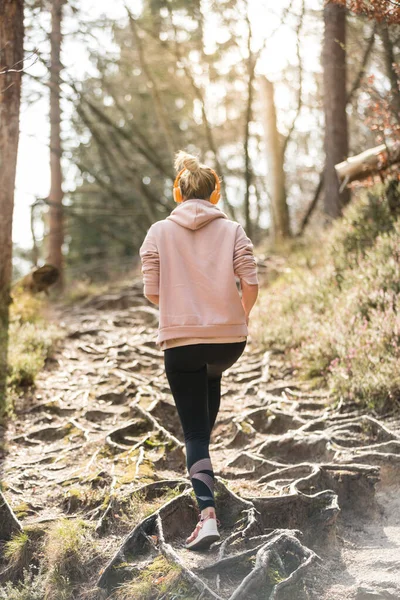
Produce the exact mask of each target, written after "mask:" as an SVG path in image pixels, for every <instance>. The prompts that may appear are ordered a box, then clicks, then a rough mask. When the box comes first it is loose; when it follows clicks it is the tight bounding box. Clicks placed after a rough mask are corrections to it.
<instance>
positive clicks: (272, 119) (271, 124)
mask: <svg viewBox="0 0 400 600" xmlns="http://www.w3.org/2000/svg"><path fill="white" fill-rule="evenodd" d="M260 85H261V94H262V99H263V105H264V107H263V125H264V132H265V149H266V154H267V163H268V177H269V181H270V196H271V221H272V227H271V228H272V240H273V243H277V242H280V241H282V240H283V239H285V238H288V237H290V235H291V233H290V223H289V210H288V206H287V202H286V181H285V171H284V168H283V152H282V143H281V140H280V135H279V132H278V128H277V122H276V109H275V101H274V87H273V85H272V83H271V82H270V81H269V80H268V79H267V78H266V77H261V78H260Z"/></svg>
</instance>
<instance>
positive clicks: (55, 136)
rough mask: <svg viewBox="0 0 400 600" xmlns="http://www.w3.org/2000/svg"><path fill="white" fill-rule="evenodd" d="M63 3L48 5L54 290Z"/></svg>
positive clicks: (58, 261) (59, 232)
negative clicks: (49, 17) (49, 24)
mask: <svg viewBox="0 0 400 600" xmlns="http://www.w3.org/2000/svg"><path fill="white" fill-rule="evenodd" d="M64 2H65V0H52V5H51V59H50V177H51V179H50V194H49V204H50V206H49V221H48V223H49V241H48V255H47V262H48V263H50V264H52V265H53V266H55V267H56V268H57V269H58V270H59V273H60V278H59V280H58V283H57V288H59V289H62V287H63V283H64V269H63V263H64V261H63V255H62V245H63V243H64V214H63V203H62V202H63V190H62V170H61V156H62V148H61V108H60V83H61V78H60V73H61V62H60V52H61V39H62V37H61V21H62V7H63V4H64Z"/></svg>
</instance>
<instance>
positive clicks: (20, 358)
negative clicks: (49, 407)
mask: <svg viewBox="0 0 400 600" xmlns="http://www.w3.org/2000/svg"><path fill="white" fill-rule="evenodd" d="M46 303H47V300H44V299H42V298H40V297H38V296H32V295H31V294H28V293H26V292H21V291H18V290H15V291H14V292H13V303H12V304H11V308H10V325H9V344H8V381H7V384H8V392H9V397H10V398H11V400H12V399H13V398H15V397H16V396H18V395H19V394H20V393H21V392H23V391H24V389H25V388H26V387H28V386H32V385H33V384H34V382H35V377H36V375H37V374H38V373H39V372H40V371H41V370H42V369H43V367H44V365H45V362H46V359H47V358H49V357H50V356H51V354H52V351H53V348H54V344H55V342H56V340H57V339H59V338H60V337H61V335H62V334H61V331H60V330H59V328H58V327H57V326H56V325H55V324H53V323H49V322H48V321H47V320H46V317H45V314H44V313H45V309H46V305H47V304H46ZM9 410H12V401H11V403H10V406H9Z"/></svg>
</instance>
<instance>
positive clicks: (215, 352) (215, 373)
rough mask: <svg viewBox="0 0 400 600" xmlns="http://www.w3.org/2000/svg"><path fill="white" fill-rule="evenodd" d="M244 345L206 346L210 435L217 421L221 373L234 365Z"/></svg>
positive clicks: (239, 343)
mask: <svg viewBox="0 0 400 600" xmlns="http://www.w3.org/2000/svg"><path fill="white" fill-rule="evenodd" d="M246 343H247V342H246V341H243V342H235V343H232V344H229V343H228V344H208V346H210V349H209V351H208V357H207V377H208V414H209V422H210V434H211V431H212V430H213V427H214V424H215V421H216V419H217V415H218V411H219V407H220V403H221V380H222V373H223V371H226V370H227V369H229V367H231V366H232V365H233V364H235V362H236V361H237V360H238V358H239V357H240V356H241V355H242V354H243V352H244V349H245V347H246Z"/></svg>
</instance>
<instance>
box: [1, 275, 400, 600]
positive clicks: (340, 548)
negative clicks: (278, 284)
mask: <svg viewBox="0 0 400 600" xmlns="http://www.w3.org/2000/svg"><path fill="white" fill-rule="evenodd" d="M53 318H54V319H56V320H57V321H58V322H59V324H60V327H62V328H64V330H65V337H64V338H63V340H62V341H61V343H59V345H58V348H57V350H56V352H55V354H54V356H53V358H52V359H51V360H49V361H48V363H47V365H46V368H45V369H44V370H43V372H42V373H41V374H40V375H39V377H38V379H37V382H36V387H35V389H34V390H33V391H32V393H29V394H26V395H25V396H24V398H23V399H22V400H21V402H20V403H19V405H18V406H17V407H16V409H17V417H18V418H16V419H15V420H14V421H13V422H12V423H11V424H10V426H9V428H8V431H7V437H6V441H7V454H6V456H5V459H4V461H3V481H4V482H5V486H4V496H5V498H6V499H7V501H8V503H9V505H10V507H11V509H12V510H13V511H14V513H15V514H16V516H17V517H18V520H19V523H20V524H21V526H22V528H24V527H26V526H27V525H31V524H40V523H49V522H51V521H54V520H56V519H59V518H61V517H67V518H74V517H76V516H80V517H82V518H84V519H86V520H91V521H93V522H95V523H96V532H97V535H98V536H99V540H100V547H101V552H100V554H99V556H98V557H97V558H96V560H95V561H94V573H93V582H92V584H93V585H94V587H95V588H96V589H97V590H98V597H99V598H106V597H108V596H109V595H110V594H111V593H112V591H113V590H114V589H115V587H116V586H117V585H118V584H119V583H120V582H121V581H122V580H124V581H126V580H129V579H132V578H134V577H135V576H136V575H137V573H138V572H140V570H141V569H142V568H144V567H145V566H146V565H147V564H148V563H149V561H150V560H151V559H152V558H153V557H154V556H157V555H158V554H160V553H161V554H163V555H164V557H166V558H167V560H169V561H172V562H174V563H176V564H178V565H179V566H180V568H181V569H182V572H183V576H184V577H185V578H186V580H187V581H188V582H190V585H192V587H193V590H194V595H193V598H195V597H200V596H201V597H202V598H217V599H224V600H228V599H229V600H237V599H242V598H243V599H246V600H247V599H249V600H251V599H254V600H256V599H257V600H258V599H261V598H263V599H270V600H272V599H284V598H294V599H296V600H302V599H303V598H304V599H306V598H307V599H318V600H342V599H346V600H347V599H354V600H369V599H381V598H382V599H387V598H390V599H392V598H393V599H398V598H400V510H399V509H400V499H399V494H398V492H399V484H398V481H399V479H398V477H399V471H400V417H399V416H398V415H396V414H388V415H385V416H378V415H375V414H373V413H372V412H371V411H366V410H361V409H360V407H359V406H356V405H354V404H351V403H350V402H349V403H341V404H339V405H338V404H336V403H334V402H333V401H332V399H331V398H330V396H329V393H328V391H327V390H323V389H322V390H315V389H311V388H310V387H309V384H307V383H306V382H304V381H300V380H298V379H297V378H296V372H295V371H293V368H292V367H291V366H290V365H288V364H287V361H286V360H285V357H284V355H283V354H281V353H278V352H276V351H274V349H266V348H263V347H262V346H260V345H258V344H257V343H256V342H255V341H254V340H253V339H252V336H251V335H250V336H249V338H248V343H247V346H246V349H245V351H244V354H243V355H242V356H241V358H240V359H239V360H238V362H237V363H236V364H235V365H234V366H233V367H232V368H230V369H229V370H228V371H226V372H225V374H224V377H223V383H222V402H221V410H220V413H219V416H218V420H217V424H216V426H215V430H214V432H213V438H212V445H211V458H212V462H213V466H214V471H215V473H216V475H217V484H216V503H217V513H218V518H219V519H220V521H221V528H220V532H221V541H220V542H218V543H216V544H214V545H213V546H212V547H211V549H210V550H209V551H207V552H190V551H187V550H185V548H184V541H185V538H186V537H187V536H188V535H189V534H190V533H191V531H192V530H193V528H194V526H195V523H196V522H197V518H198V516H197V509H196V506H195V503H194V496H193V493H192V491H191V486H190V482H189V480H188V479H187V473H186V470H185V457H184V444H183V438H182V432H181V429H180V424H179V421H178V417H177V414H176V410H175V406H174V403H173V399H172V396H171V393H170V390H169V386H168V382H167V379H166V376H165V372H164V363H163V352H162V351H161V350H159V349H158V347H157V346H156V344H155V338H156V328H157V324H158V309H157V308H156V307H154V306H153V305H150V304H148V303H147V301H146V300H145V299H144V298H143V296H142V284H141V281H135V282H134V283H133V285H132V286H130V287H129V288H125V289H118V290H117V291H116V292H115V293H110V294H103V295H100V296H97V297H93V298H90V299H89V300H87V301H86V302H83V303H81V304H79V305H74V306H73V307H69V308H68V307H65V306H63V307H61V306H58V307H57V308H56V309H54V314H53ZM250 332H251V329H250ZM131 498H139V499H140V502H141V503H143V504H146V503H147V504H146V505H147V506H150V510H149V511H148V512H149V514H147V515H146V514H140V515H139V517H138V519H137V520H136V522H135V521H134V520H132V522H131V523H129V522H128V523H127V522H126V519H125V520H124V519H123V511H124V506H125V503H126V502H128V501H129V500H130V499H131ZM139 512H140V511H138V513H139ZM95 569H97V571H96V570H95ZM91 597H93V596H91Z"/></svg>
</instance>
